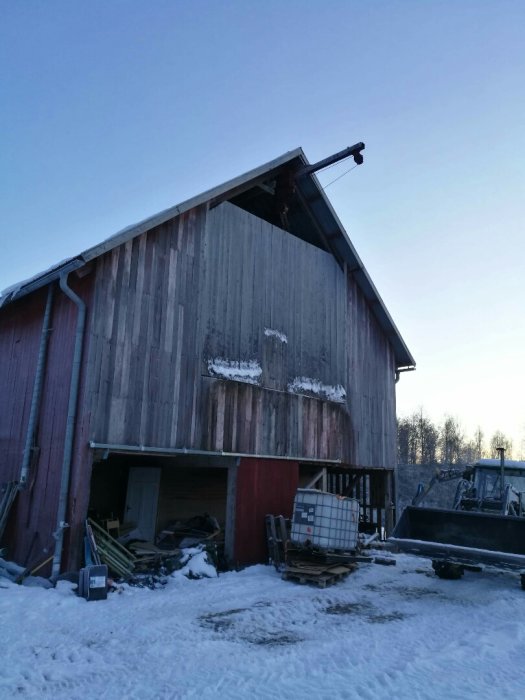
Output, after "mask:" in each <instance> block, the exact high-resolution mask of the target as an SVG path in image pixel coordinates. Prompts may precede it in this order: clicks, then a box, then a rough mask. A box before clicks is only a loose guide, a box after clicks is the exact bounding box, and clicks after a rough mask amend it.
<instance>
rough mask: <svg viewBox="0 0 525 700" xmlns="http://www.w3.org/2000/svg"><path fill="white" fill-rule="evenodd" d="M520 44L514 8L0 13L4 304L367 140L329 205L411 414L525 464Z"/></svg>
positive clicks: (443, 5) (98, 8) (302, 6)
mask: <svg viewBox="0 0 525 700" xmlns="http://www.w3.org/2000/svg"><path fill="white" fill-rule="evenodd" d="M524 28H525V2H523V0H516V1H507V0H494V1H492V2H491V1H489V0H477V1H475V2H474V1H471V0H450V1H443V2H433V1H431V0H427V1H423V0H418V1H417V2H416V1H410V0H407V1H404V2H401V1H396V0H389V1H388V2H382V1H381V0H375V1H374V2H372V1H369V2H353V1H351V0H348V1H344V0H338V1H334V0H332V1H330V0H324V1H323V2H320V1H316V2H314V1H313V0H302V1H295V0H287V1H285V0H281V1H280V2H278V1H276V0H265V2H255V0H251V1H250V0H235V1H231V2H227V1H224V2H219V1H213V0H209V1H203V0H201V1H200V0H194V1H193V2H189V1H188V2H177V1H175V0H172V1H171V2H167V1H162V0H150V1H144V2H142V1H133V0H127V1H123V0H105V1H104V2H100V1H97V0H90V2H80V1H77V2H71V1H68V2H65V1H60V0H53V1H51V2H32V1H29V0H26V1H23V0H22V1H20V2H11V1H9V0H2V1H1V2H0V68H1V91H0V100H1V105H0V106H1V109H0V134H1V139H2V143H1V148H0V159H1V164H2V165H1V173H0V174H1V192H0V194H1V210H2V218H1V221H2V224H1V225H2V238H3V245H2V256H1V259H0V288H1V289H3V288H5V287H7V286H9V285H10V284H12V283H15V282H17V281H19V280H20V279H23V278H25V277H27V276H31V275H32V274H34V273H35V272H38V271H40V270H41V269H43V268H46V267H48V266H49V265H51V264H53V263H55V262H57V261H59V260H61V259H63V258H65V257H68V256H69V255H72V254H75V253H78V252H80V251H81V250H83V249H85V248H87V247H88V246H90V245H92V244H94V243H96V242H97V241H99V240H101V239H103V238H105V237H107V236H108V235H111V234H112V233H114V232H115V231H117V230H118V229H120V228H122V227H124V226H126V225H128V224H131V223H134V222H135V221H137V220H139V219H141V218H143V217H145V216H147V215H149V214H152V213H155V212H156V211H159V210H161V209H163V208H165V207H167V206H170V205H172V204H174V203H177V202H179V201H182V200H184V199H185V198H187V197H189V196H192V195H194V194H197V193H199V192H201V191H203V190H205V189H207V188H208V187H211V186H213V185H215V184H219V183H220V182H223V181H224V180H226V179H229V178H230V177H234V176H236V175H238V174H240V173H242V172H244V171H245V170H248V169H250V168H252V167H255V166H257V165H259V164H261V163H263V162H265V161H267V160H270V159H271V158H273V157H275V156H277V155H280V154H281V153H283V152H285V151H287V150H290V149H291V148H294V147H296V146H298V145H301V146H303V148H304V149H305V152H306V154H307V156H308V157H309V159H310V160H311V161H315V160H318V159H320V158H323V157H325V156H327V155H329V154H331V153H333V152H335V151H338V150H340V149H341V148H343V147H345V146H347V145H350V144H352V143H355V142H356V141H364V142H365V143H366V151H365V164H364V165H363V166H362V167H360V168H357V169H356V170H354V171H352V172H351V173H350V174H349V175H347V176H345V177H343V178H342V179H340V180H339V181H338V182H336V183H335V184H333V185H332V186H330V187H329V188H328V190H327V194H328V195H329V196H330V198H331V200H332V203H333V204H334V207H335V209H336V211H337V212H338V214H339V215H340V218H341V219H342V221H343V223H344V225H345V227H346V228H347V231H348V233H349V235H350V237H351V239H352V241H353V242H354V244H355V246H356V247H357V250H358V252H359V254H360V255H361V257H362V259H363V260H364V262H365V265H366V266H367V268H368V270H369V272H370V274H371V276H372V278H373V279H374V281H375V283H376V286H377V287H378V289H379V292H380V294H381V295H382V297H383V299H384V301H385V303H386V304H387V307H388V308H389V310H390V312H391V314H392V316H393V317H394V320H395V322H396V324H397V325H398V327H399V329H400V331H401V333H402V334H403V336H404V338H405V340H406V342H407V344H408V346H409V347H410V349H411V351H412V353H413V354H414V356H415V357H416V360H417V363H418V369H417V371H416V372H415V373H412V374H411V375H405V376H403V378H402V379H401V382H400V384H399V385H398V412H399V413H400V414H401V415H403V414H406V413H409V412H411V411H412V410H415V409H416V408H418V407H419V406H421V405H422V406H424V407H425V408H426V410H427V412H428V413H429V414H430V415H431V416H432V417H433V418H434V419H435V420H440V419H441V418H442V416H443V414H444V413H445V412H448V413H450V414H452V415H455V416H457V417H458V418H459V419H460V420H461V422H462V424H463V426H464V428H465V429H466V431H467V432H468V431H473V429H474V427H475V426H476V425H477V424H480V425H481V426H482V428H483V429H484V430H485V431H486V432H487V434H490V433H491V432H493V431H494V430H495V429H497V428H499V429H501V430H503V431H504V432H507V433H509V434H511V435H512V436H513V438H514V442H515V447H518V448H519V443H520V441H521V439H522V438H523V437H525V430H524V427H525V401H524V397H525V379H524V372H523V368H524V364H525V362H524V360H525V323H524V313H523V312H524V300H525V294H524V289H523V287H524V284H523V282H524V267H525V242H524V240H525V239H524V236H523V227H524V223H525V191H524V190H525V163H524V157H525V41H524V38H523V37H524ZM347 167H349V166H348V164H346V163H343V164H341V165H340V166H338V167H337V168H333V169H331V170H330V171H327V172H326V173H325V174H324V175H323V176H322V181H323V182H324V183H325V184H326V183H328V182H330V180H332V179H333V178H334V177H336V176H337V175H338V174H339V173H341V172H344V170H345V169H346V168H347ZM349 390H350V391H351V387H349ZM518 451H519V450H515V456H516V455H517V452H518ZM523 456H524V457H525V454H524V455H523Z"/></svg>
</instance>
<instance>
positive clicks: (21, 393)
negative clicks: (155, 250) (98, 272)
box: [0, 276, 93, 574]
mask: <svg viewBox="0 0 525 700" xmlns="http://www.w3.org/2000/svg"><path fill="white" fill-rule="evenodd" d="M92 282H93V277H92V276H87V277H85V278H84V279H82V280H75V279H71V280H70V286H71V287H72V288H73V289H74V290H75V292H76V293H77V294H79V295H80V296H81V297H82V298H83V299H84V300H85V301H86V302H87V304H88V306H89V299H90V294H91V286H92ZM46 294H47V288H45V289H42V290H39V291H37V292H34V293H33V294H31V295H29V296H28V297H26V298H24V299H21V300H20V301H17V302H14V303H13V304H9V305H8V306H7V307H6V308H5V309H1V310H0V357H2V362H1V363H0V386H2V392H1V395H0V481H6V480H10V479H14V480H18V478H19V475H20V467H21V463H22V454H23V450H24V442H25V437H26V431H27V425H28V420H29V410H30V404H31V396H32V391H33V383H34V379H35V371H36V363H37V355H38V346H39V342H40V333H41V329H42V320H43V313H44V306H45V300H46ZM76 319H77V308H76V306H75V305H74V304H73V303H72V302H71V301H70V300H69V299H68V298H67V297H66V296H65V295H64V294H63V293H62V292H60V291H59V290H57V291H56V293H55V297H54V303H53V310H52V330H51V333H50V336H49V344H48V353H47V365H46V368H45V379H44V384H43V388H42V401H41V407H40V413H39V419H38V423H37V430H36V436H35V444H36V446H37V451H36V453H35V455H34V457H33V459H32V462H31V467H30V473H29V478H28V484H27V487H26V488H25V489H24V490H23V491H21V492H20V493H19V495H18V497H17V500H16V502H15V507H14V511H13V512H12V515H11V517H10V525H9V531H8V533H7V536H6V541H7V540H8V541H9V556H10V557H11V558H13V559H14V560H16V561H18V562H19V563H21V564H24V565H25V564H28V563H29V564H34V563H35V562H39V561H42V560H43V559H45V558H46V557H47V556H49V551H51V552H52V551H53V547H54V539H53V531H54V529H55V527H56V514H57V507H58V494H59V489H60V479H61V469H62V461H63V452H64V435H65V428H66V417H67V407H68V401H69V387H70V378H71V366H72V359H73V344H74V340H75V326H76ZM86 342H87V341H86ZM84 386H85V372H83V373H82V376H81V384H80V395H79V406H82V404H83V391H84ZM87 426H88V416H86V415H85V414H84V413H83V411H82V410H81V409H80V410H79V412H78V422H77V429H76V434H75V442H74V451H73V456H72V466H71V480H70V508H69V509H68V513H67V520H68V522H69V523H70V525H71V530H72V531H73V532H72V533H71V532H69V531H67V538H68V539H70V538H71V537H73V538H76V537H77V533H76V530H75V524H78V523H79V522H81V521H82V518H84V517H85V513H86V509H87V496H88V484H89V458H90V455H89V451H88V447H87V444H88V430H87ZM86 469H87V470H88V476H87V479H88V481H87V482H86V480H85V477H84V474H85V473H86ZM46 553H47V554H46ZM65 559H66V558H65ZM42 573H44V574H45V573H46V571H45V570H42Z"/></svg>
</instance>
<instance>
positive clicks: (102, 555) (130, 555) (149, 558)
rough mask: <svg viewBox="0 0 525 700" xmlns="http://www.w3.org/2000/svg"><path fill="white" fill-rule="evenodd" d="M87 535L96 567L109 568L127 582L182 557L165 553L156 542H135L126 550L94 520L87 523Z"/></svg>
mask: <svg viewBox="0 0 525 700" xmlns="http://www.w3.org/2000/svg"><path fill="white" fill-rule="evenodd" d="M86 534H87V538H88V541H89V548H90V554H91V559H92V560H93V563H94V564H101V563H103V564H107V565H108V567H109V569H110V570H111V571H112V572H113V573H114V574H116V575H117V576H119V577H120V578H122V579H124V580H129V579H131V578H132V577H133V576H135V575H136V574H140V573H143V572H145V571H149V572H152V571H156V570H157V569H159V567H161V566H162V565H165V564H167V563H168V560H169V559H172V558H174V557H180V549H178V548H175V549H161V548H159V547H157V546H156V545H154V544H153V543H152V542H132V543H130V544H129V545H128V547H125V546H124V545H123V544H121V543H120V542H118V540H116V539H115V538H114V537H112V535H110V534H109V532H108V531H107V529H104V528H103V527H102V526H101V525H99V524H98V523H97V522H95V521H94V520H91V519H88V520H86Z"/></svg>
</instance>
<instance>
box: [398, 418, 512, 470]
mask: <svg viewBox="0 0 525 700" xmlns="http://www.w3.org/2000/svg"><path fill="white" fill-rule="evenodd" d="M497 447H505V449H506V452H505V456H506V458H507V459H512V440H511V439H510V438H509V437H507V436H506V435H505V434H504V433H502V432H501V431H500V430H497V431H496V432H495V433H493V435H491V436H490V437H488V438H487V436H485V433H484V432H483V430H482V429H481V427H479V426H478V427H477V428H476V430H475V432H474V435H472V436H467V435H466V434H465V433H464V432H463V430H462V428H461V425H460V423H459V421H458V420H457V418H454V417H453V416H445V417H444V419H443V421H442V422H441V423H440V424H435V423H434V422H433V421H432V420H431V419H430V418H429V417H428V416H427V415H426V414H425V412H424V410H423V409H422V408H420V409H419V410H418V411H415V412H414V413H413V414H412V415H410V416H406V417H405V418H399V419H398V421H397V461H398V464H468V463H471V462H475V461H476V460H478V459H482V458H484V457H488V458H496V457H498V453H497V451H496V448H497Z"/></svg>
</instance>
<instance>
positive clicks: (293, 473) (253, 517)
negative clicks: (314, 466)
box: [235, 458, 299, 564]
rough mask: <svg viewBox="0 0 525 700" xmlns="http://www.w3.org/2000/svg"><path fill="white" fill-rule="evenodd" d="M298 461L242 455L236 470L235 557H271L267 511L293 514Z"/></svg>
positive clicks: (254, 560)
mask: <svg viewBox="0 0 525 700" xmlns="http://www.w3.org/2000/svg"><path fill="white" fill-rule="evenodd" d="M298 485H299V463H298V462H293V461H289V460H278V459H255V458H243V459H241V461H240V464H239V470H238V474H237V497H236V506H235V508H236V510H235V513H236V516H235V559H236V561H237V562H239V563H240V564H254V563H257V562H266V561H267V560H268V547H267V544H266V528H265V521H264V518H265V516H266V515H268V514H269V513H270V514H273V515H284V516H285V517H287V518H289V517H291V515H292V510H293V499H294V496H295V492H296V491H297V488H298Z"/></svg>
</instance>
